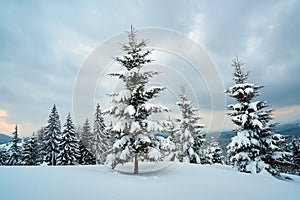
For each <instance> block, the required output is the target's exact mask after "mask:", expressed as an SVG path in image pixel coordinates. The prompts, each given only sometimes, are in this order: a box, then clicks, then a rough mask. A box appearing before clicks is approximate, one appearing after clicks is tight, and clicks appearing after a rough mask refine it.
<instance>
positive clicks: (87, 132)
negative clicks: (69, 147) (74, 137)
mask: <svg viewBox="0 0 300 200" xmlns="http://www.w3.org/2000/svg"><path fill="white" fill-rule="evenodd" d="M80 137H81V140H82V143H83V145H84V146H85V147H86V149H87V150H89V151H91V150H92V145H93V133H92V131H91V126H90V121H89V120H88V119H86V120H85V122H84V124H83V126H82V132H81V134H80Z"/></svg>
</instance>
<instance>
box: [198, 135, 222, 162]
mask: <svg viewBox="0 0 300 200" xmlns="http://www.w3.org/2000/svg"><path fill="white" fill-rule="evenodd" d="M200 159H201V164H214V163H221V164H222V163H223V156H222V149H221V147H220V144H219V142H218V141H217V140H216V139H215V138H214V137H212V136H211V137H209V138H208V139H207V140H206V141H205V142H204V144H203V145H202V147H201V149H200Z"/></svg>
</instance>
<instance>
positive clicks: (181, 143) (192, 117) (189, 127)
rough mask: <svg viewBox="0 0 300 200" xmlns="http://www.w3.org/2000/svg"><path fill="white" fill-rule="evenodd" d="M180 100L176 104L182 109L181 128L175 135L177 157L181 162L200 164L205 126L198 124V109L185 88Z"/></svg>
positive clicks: (179, 120)
mask: <svg viewBox="0 0 300 200" xmlns="http://www.w3.org/2000/svg"><path fill="white" fill-rule="evenodd" d="M179 98H180V101H179V102H177V103H176V104H177V106H178V107H179V108H180V114H181V118H180V119H178V122H179V126H180V127H179V129H178V130H177V131H175V133H174V137H175V144H176V147H177V151H178V153H177V157H178V159H179V161H181V162H188V163H200V157H199V153H200V152H199V150H200V148H201V146H202V144H203V142H204V141H205V134H203V133H201V128H203V127H204V125H203V124H199V123H198V121H199V119H201V117H200V116H199V115H198V114H197V112H198V109H197V108H195V107H193V106H192V102H191V101H189V100H188V98H187V96H186V94H185V89H184V88H182V91H181V94H179Z"/></svg>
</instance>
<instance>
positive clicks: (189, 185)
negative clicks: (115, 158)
mask: <svg viewBox="0 0 300 200" xmlns="http://www.w3.org/2000/svg"><path fill="white" fill-rule="evenodd" d="M291 177H292V178H293V179H294V181H281V180H278V179H275V178H273V177H272V176H270V175H268V174H263V175H262V174H261V175H250V174H242V173H239V172H237V171H235V170H233V169H232V168H231V167H229V166H221V165H212V166H209V165H190V164H180V163H175V164H173V165H170V166H169V167H167V168H164V169H162V170H160V171H156V172H152V173H147V174H139V175H129V174H122V173H119V172H114V171H112V170H110V169H108V168H106V167H104V166H74V167H69V166H61V167H58V166H57V167H47V166H39V167H0V199H3V200H12V199H13V200H48V199H49V200H60V199H61V200H69V199H70V200H71V199H72V200H110V199H112V200H113V199H122V200H126V199H130V200H135V199H141V200H147V199H149V200H150V199H151V200H159V199H164V200H167V199H172V200H176V199H180V200H181V199H184V200H193V199H195V200H205V199H209V200H212V199H218V200H223V199H224V200H227V199H228V200H240V199H243V200H247V199H251V200H259V199H263V200H271V199H272V200H275V199H276V200H280V199H282V200H293V199H295V200H296V199H299V197H300V177H299V176H291Z"/></svg>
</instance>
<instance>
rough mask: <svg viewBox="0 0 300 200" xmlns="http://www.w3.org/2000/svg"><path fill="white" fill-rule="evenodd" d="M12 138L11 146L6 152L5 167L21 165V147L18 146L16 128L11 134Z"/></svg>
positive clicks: (18, 139) (18, 140)
mask: <svg viewBox="0 0 300 200" xmlns="http://www.w3.org/2000/svg"><path fill="white" fill-rule="evenodd" d="M12 134H13V138H12V140H11V143H12V144H11V146H10V148H9V149H8V151H7V153H8V154H7V162H6V163H7V165H20V164H21V147H20V146H19V143H20V138H19V135H18V126H16V127H15V131H14V132H13V133H12Z"/></svg>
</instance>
